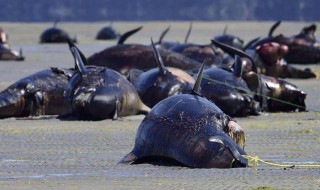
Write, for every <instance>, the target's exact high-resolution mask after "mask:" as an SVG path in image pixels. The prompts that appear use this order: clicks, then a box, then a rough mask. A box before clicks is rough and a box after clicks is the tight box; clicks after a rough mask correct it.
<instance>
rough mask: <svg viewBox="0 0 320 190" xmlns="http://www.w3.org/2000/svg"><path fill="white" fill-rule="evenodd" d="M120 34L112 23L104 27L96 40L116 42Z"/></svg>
mask: <svg viewBox="0 0 320 190" xmlns="http://www.w3.org/2000/svg"><path fill="white" fill-rule="evenodd" d="M119 36H120V34H119V33H118V32H117V31H116V30H115V29H114V28H113V27H112V23H111V24H110V25H109V26H105V27H103V28H102V29H101V30H99V32H98V34H97V36H96V39H97V40H115V39H117V38H118V37H119Z"/></svg>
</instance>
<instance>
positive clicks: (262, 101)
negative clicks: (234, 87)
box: [217, 44, 306, 112]
mask: <svg viewBox="0 0 320 190" xmlns="http://www.w3.org/2000/svg"><path fill="white" fill-rule="evenodd" d="M217 45H219V46H221V48H223V49H225V50H228V53H231V54H232V55H234V54H236V55H240V56H242V58H241V61H242V68H243V72H242V78H243V80H244V81H246V83H247V85H248V87H249V88H250V90H252V91H253V92H254V93H255V96H254V99H255V100H256V101H257V102H259V105H260V108H261V111H267V112H277V111H295V110H299V111H305V110H306V105H305V98H306V93H305V92H304V91H303V90H300V89H299V88H298V87H297V86H296V85H294V84H292V83H290V82H287V81H286V80H284V79H279V78H276V77H271V76H266V75H264V74H260V73H256V72H255V71H256V69H253V68H255V67H254V65H255V62H254V60H253V59H252V58H251V57H250V56H249V55H248V54H246V53H245V52H243V51H241V50H238V49H235V48H232V47H231V46H228V45H225V44H217ZM271 59H272V57H271ZM296 72H297V71H296Z"/></svg>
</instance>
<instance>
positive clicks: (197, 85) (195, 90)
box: [191, 59, 208, 95]
mask: <svg viewBox="0 0 320 190" xmlns="http://www.w3.org/2000/svg"><path fill="white" fill-rule="evenodd" d="M207 62H208V59H205V60H204V61H203V63H202V65H201V68H200V69H199V71H198V74H197V80H196V82H195V83H194V86H193V89H192V92H191V94H197V95H199V94H200V85H201V81H202V75H203V69H204V66H205V65H206V64H207Z"/></svg>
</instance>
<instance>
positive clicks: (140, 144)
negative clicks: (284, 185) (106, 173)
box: [119, 68, 247, 168]
mask: <svg viewBox="0 0 320 190" xmlns="http://www.w3.org/2000/svg"><path fill="white" fill-rule="evenodd" d="M202 69H203V68H202ZM201 75H202V74H201V72H199V77H198V79H197V82H196V85H195V87H194V89H193V90H194V91H193V93H192V94H180V95H176V96H171V97H169V98H166V99H164V100H162V101H161V102H159V103H158V104H157V105H155V106H154V107H153V108H152V110H151V111H150V112H149V113H148V114H147V115H146V117H145V118H144V119H143V121H142V122H141V124H140V126H139V128H138V131H137V134H136V138H135V145H134V148H133V150H132V151H131V152H130V153H129V154H127V155H126V156H125V157H124V158H123V159H122V160H121V161H120V162H119V163H126V164H132V163H144V162H153V161H156V162H157V161H159V160H170V161H175V162H178V163H179V164H182V165H184V166H187V167H191V168H230V167H246V166H247V160H246V159H245V158H244V157H243V156H242V155H245V154H246V153H245V151H244V150H243V149H242V148H240V146H243V145H244V144H243V143H244V132H243V131H242V129H241V127H240V126H239V125H238V124H237V123H236V122H234V121H232V119H231V118H230V117H229V116H227V115H226V114H224V113H223V112H222V111H221V110H220V109H219V108H218V107H217V106H216V105H215V104H213V103H212V102H210V101H209V100H207V99H206V98H203V97H201V96H200V95H199V94H198V92H199V91H198V90H199V84H200V80H201ZM230 136H231V137H232V138H231V137H230ZM232 139H235V141H234V140H232ZM236 142H237V143H238V144H240V146H239V145H237V143H236Z"/></svg>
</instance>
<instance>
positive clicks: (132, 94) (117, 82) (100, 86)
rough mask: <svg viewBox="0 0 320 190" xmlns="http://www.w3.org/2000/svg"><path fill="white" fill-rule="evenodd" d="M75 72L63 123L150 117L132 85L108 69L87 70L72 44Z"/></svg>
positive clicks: (92, 68) (68, 89)
mask: <svg viewBox="0 0 320 190" xmlns="http://www.w3.org/2000/svg"><path fill="white" fill-rule="evenodd" d="M69 47H70V51H71V52H72V55H73V56H74V59H75V63H76V70H75V73H74V74H73V76H72V77H71V79H70V82H69V84H68V86H67V89H66V93H65V99H66V101H67V102H69V103H70V105H71V109H70V110H69V112H66V113H65V114H62V115H60V116H59V118H60V119H79V120H103V119H117V118H118V117H123V116H128V115H136V114H139V113H144V114H145V113H147V112H148V111H149V110H150V108H149V107H147V106H145V105H144V104H143V103H142V101H141V100H140V98H139V95H138V93H137V91H136V89H135V88H134V87H133V85H132V84H131V83H130V82H129V81H128V80H127V79H126V78H125V77H124V76H123V75H121V74H120V73H118V72H116V71H114V70H112V69H108V68H106V67H97V66H85V65H84V62H85V61H86V58H85V57H84V55H83V54H82V53H81V52H80V50H79V49H78V48H77V47H76V46H75V45H74V44H73V43H72V42H70V41H69Z"/></svg>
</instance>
